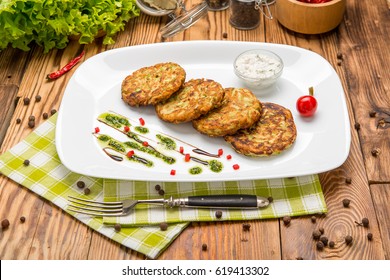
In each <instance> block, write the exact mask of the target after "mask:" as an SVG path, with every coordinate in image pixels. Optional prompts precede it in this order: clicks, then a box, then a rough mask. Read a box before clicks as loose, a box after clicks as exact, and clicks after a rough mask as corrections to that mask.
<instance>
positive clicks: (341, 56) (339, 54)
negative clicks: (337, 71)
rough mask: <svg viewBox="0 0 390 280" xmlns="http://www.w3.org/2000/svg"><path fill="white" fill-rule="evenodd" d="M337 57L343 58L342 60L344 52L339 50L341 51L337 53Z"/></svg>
mask: <svg viewBox="0 0 390 280" xmlns="http://www.w3.org/2000/svg"><path fill="white" fill-rule="evenodd" d="M337 59H341V60H342V59H343V54H342V53H340V52H339V53H337Z"/></svg>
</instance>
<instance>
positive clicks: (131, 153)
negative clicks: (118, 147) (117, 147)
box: [127, 150, 134, 158]
mask: <svg viewBox="0 0 390 280" xmlns="http://www.w3.org/2000/svg"><path fill="white" fill-rule="evenodd" d="M133 155H134V151H133V150H131V151H129V152H128V153H127V157H129V158H131V157H132V156H133Z"/></svg>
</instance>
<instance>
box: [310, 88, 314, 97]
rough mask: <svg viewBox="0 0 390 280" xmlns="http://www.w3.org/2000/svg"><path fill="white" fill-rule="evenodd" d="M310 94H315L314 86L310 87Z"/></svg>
mask: <svg viewBox="0 0 390 280" xmlns="http://www.w3.org/2000/svg"><path fill="white" fill-rule="evenodd" d="M309 94H310V95H311V96H313V95H314V88H313V87H309Z"/></svg>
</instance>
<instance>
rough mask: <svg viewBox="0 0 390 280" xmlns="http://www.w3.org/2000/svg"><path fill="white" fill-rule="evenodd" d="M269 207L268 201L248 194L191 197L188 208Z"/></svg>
mask: <svg viewBox="0 0 390 280" xmlns="http://www.w3.org/2000/svg"><path fill="white" fill-rule="evenodd" d="M267 205H268V199H266V198H263V197H258V196H256V195H248V194H232V195H202V196H189V197H188V202H187V206H188V207H205V208H237V209H248V208H249V209H250V208H260V207H264V206H267Z"/></svg>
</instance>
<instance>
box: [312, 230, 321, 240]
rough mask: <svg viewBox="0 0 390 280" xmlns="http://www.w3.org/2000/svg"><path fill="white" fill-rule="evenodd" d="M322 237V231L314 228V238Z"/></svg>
mask: <svg viewBox="0 0 390 280" xmlns="http://www.w3.org/2000/svg"><path fill="white" fill-rule="evenodd" d="M320 237H321V232H320V231H319V230H318V229H316V230H314V231H313V239H314V240H320Z"/></svg>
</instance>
